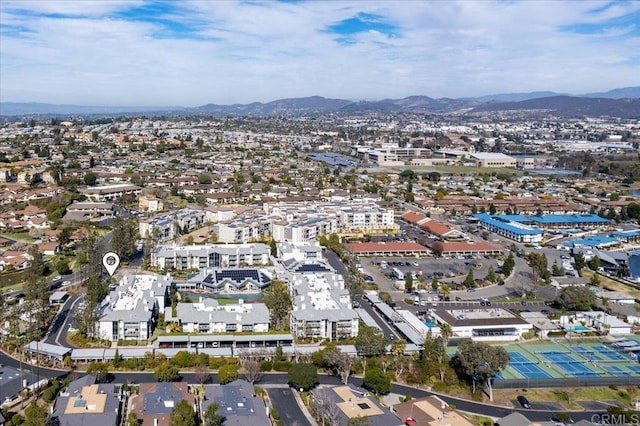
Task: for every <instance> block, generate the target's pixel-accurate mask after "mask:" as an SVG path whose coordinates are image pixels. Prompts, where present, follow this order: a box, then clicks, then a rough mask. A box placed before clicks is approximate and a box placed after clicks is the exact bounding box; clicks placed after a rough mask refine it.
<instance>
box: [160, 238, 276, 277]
mask: <svg viewBox="0 0 640 426" xmlns="http://www.w3.org/2000/svg"><path fill="white" fill-rule="evenodd" d="M270 253H271V248H270V247H269V246H268V245H266V244H263V243H253V244H204V245H190V246H179V245H175V244H174V245H159V246H157V247H156V248H155V250H154V251H153V252H152V253H151V265H152V266H154V267H156V268H159V269H166V270H171V269H177V270H185V269H198V270H199V269H201V268H234V267H239V266H242V265H247V266H251V265H267V264H269V262H270Z"/></svg>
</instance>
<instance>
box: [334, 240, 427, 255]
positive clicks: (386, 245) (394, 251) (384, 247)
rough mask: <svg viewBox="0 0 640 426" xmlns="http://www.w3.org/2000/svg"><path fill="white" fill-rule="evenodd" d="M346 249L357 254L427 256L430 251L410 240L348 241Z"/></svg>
mask: <svg viewBox="0 0 640 426" xmlns="http://www.w3.org/2000/svg"><path fill="white" fill-rule="evenodd" d="M345 247H346V249H347V250H349V251H350V252H351V253H353V254H355V255H357V256H402V257H407V256H417V257H419V256H427V255H428V254H429V253H430V252H431V251H430V250H429V249H428V248H426V247H425V246H423V245H422V244H418V243H411V242H380V243H349V244H345Z"/></svg>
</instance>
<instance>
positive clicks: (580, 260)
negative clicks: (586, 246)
mask: <svg viewBox="0 0 640 426" xmlns="http://www.w3.org/2000/svg"><path fill="white" fill-rule="evenodd" d="M573 259H574V261H575V262H576V269H577V270H578V271H580V270H581V269H583V268H584V267H585V266H587V261H586V260H585V258H584V254H582V253H576V254H575V255H574V256H573Z"/></svg>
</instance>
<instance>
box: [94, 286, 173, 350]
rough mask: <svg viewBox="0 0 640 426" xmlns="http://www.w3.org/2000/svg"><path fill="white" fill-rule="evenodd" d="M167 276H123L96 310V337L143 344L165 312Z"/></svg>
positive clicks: (167, 290) (167, 287) (167, 291)
mask: <svg viewBox="0 0 640 426" xmlns="http://www.w3.org/2000/svg"><path fill="white" fill-rule="evenodd" d="M171 281H172V279H171V276H169V275H166V276H165V275H155V274H153V275H125V276H124V277H122V279H121V280H120V282H119V284H118V287H116V289H115V290H113V291H111V293H109V294H108V295H107V297H106V298H105V299H104V300H103V301H102V303H101V304H100V306H99V308H98V320H97V323H96V334H97V336H98V337H100V338H101V339H105V340H111V341H118V340H121V339H122V340H146V339H148V338H149V336H151V333H152V332H153V329H154V328H155V326H156V320H157V318H158V314H159V313H160V312H164V308H165V303H166V300H167V299H168V297H169V287H170V286H171Z"/></svg>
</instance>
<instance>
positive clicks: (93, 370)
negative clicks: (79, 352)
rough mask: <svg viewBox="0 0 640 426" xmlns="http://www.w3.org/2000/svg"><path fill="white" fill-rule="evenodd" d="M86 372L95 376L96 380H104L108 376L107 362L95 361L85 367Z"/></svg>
mask: <svg viewBox="0 0 640 426" xmlns="http://www.w3.org/2000/svg"><path fill="white" fill-rule="evenodd" d="M87 374H92V375H94V376H96V382H104V381H105V380H106V379H107V377H109V364H108V363H106V362H100V361H95V362H92V363H90V364H89V366H88V367H87Z"/></svg>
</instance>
